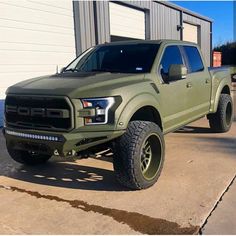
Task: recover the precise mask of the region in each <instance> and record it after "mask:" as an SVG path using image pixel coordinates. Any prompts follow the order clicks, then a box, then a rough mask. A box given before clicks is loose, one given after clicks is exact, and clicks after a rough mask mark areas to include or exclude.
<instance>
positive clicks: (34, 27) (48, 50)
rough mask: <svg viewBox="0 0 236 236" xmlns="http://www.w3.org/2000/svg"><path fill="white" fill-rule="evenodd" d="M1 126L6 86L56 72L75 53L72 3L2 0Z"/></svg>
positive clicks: (0, 60) (53, 0) (0, 0)
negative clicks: (57, 67)
mask: <svg viewBox="0 0 236 236" xmlns="http://www.w3.org/2000/svg"><path fill="white" fill-rule="evenodd" d="M0 14H1V15H0V55H1V56H0V78H1V84H0V126H1V124H2V123H1V120H2V115H3V112H2V109H3V103H4V99H5V90H6V89H7V87H9V86H11V85H13V84H15V83H17V82H20V81H23V80H26V79H29V78H33V77H37V76H41V75H47V74H52V73H55V72H56V66H57V65H58V66H59V67H63V66H65V65H66V64H67V63H68V62H69V61H71V60H72V59H73V58H74V57H75V55H76V53H75V35H74V19H73V7H72V2H71V1H67V0H61V1H56V0H32V1H25V0H21V1H14V0H0Z"/></svg>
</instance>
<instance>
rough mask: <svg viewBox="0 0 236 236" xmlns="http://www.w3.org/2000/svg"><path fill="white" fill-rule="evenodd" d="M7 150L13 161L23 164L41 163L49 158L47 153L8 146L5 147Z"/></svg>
mask: <svg viewBox="0 0 236 236" xmlns="http://www.w3.org/2000/svg"><path fill="white" fill-rule="evenodd" d="M7 151H8V153H9V155H10V156H11V158H12V159H13V160H14V161H16V162H19V163H21V164H25V165H39V164H43V163H45V162H47V161H48V160H49V159H50V158H51V156H49V155H40V154H32V153H30V152H28V151H21V150H16V149H12V148H10V147H7Z"/></svg>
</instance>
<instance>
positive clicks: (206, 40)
mask: <svg viewBox="0 0 236 236" xmlns="http://www.w3.org/2000/svg"><path fill="white" fill-rule="evenodd" d="M183 20H184V21H185V22H189V23H192V24H195V25H198V26H199V38H200V41H199V44H200V47H201V50H202V53H203V56H204V59H205V61H206V64H207V65H208V66H210V64H211V22H208V21H205V20H202V19H199V18H197V17H195V16H192V15H189V14H187V13H184V14H183Z"/></svg>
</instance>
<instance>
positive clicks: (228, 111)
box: [208, 94, 233, 133]
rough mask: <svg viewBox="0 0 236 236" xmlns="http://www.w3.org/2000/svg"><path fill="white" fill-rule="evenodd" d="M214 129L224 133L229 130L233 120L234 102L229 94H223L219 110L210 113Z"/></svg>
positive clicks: (211, 124) (210, 122)
mask: <svg viewBox="0 0 236 236" xmlns="http://www.w3.org/2000/svg"><path fill="white" fill-rule="evenodd" d="M208 119H209V124H210V127H211V129H212V131H214V132H217V133H224V132H227V131H229V129H230V127H231V125H232V122H233V102H232V98H231V96H230V95H228V94H221V95H220V100H219V104H218V108H217V112H216V113H214V114H210V115H208Z"/></svg>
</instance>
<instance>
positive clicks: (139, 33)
mask: <svg viewBox="0 0 236 236" xmlns="http://www.w3.org/2000/svg"><path fill="white" fill-rule="evenodd" d="M109 14H110V34H111V35H116V36H121V37H127V38H136V39H145V14H144V12H143V11H140V10H136V9H133V8H131V7H126V6H122V5H119V4H116V3H113V2H109Z"/></svg>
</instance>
